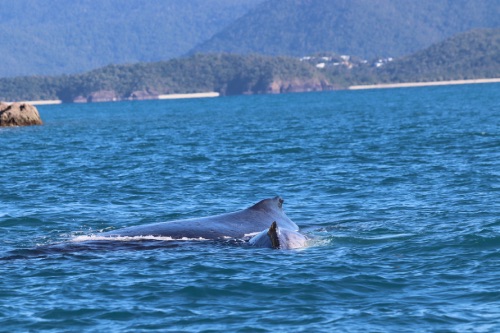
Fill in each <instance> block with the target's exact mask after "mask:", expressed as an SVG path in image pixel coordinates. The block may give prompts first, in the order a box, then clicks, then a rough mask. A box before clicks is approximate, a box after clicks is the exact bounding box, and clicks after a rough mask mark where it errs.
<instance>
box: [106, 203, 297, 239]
mask: <svg viewBox="0 0 500 333" xmlns="http://www.w3.org/2000/svg"><path fill="white" fill-rule="evenodd" d="M273 221H276V224H277V226H278V227H279V228H280V229H282V230H284V229H286V230H293V231H297V230H299V227H298V226H297V225H296V224H295V223H294V222H293V221H292V220H290V219H289V218H288V217H287V216H286V215H285V212H284V211H283V199H282V198H280V197H279V196H277V197H274V198H270V199H265V200H262V201H260V202H258V203H256V204H255V205H253V206H251V207H249V208H246V209H243V210H240V211H237V212H233V213H226V214H221V215H214V216H208V217H201V218H193V219H187V220H177V221H171V222H162V223H153V224H146V225H141V226H135V227H128V228H123V229H118V230H113V231H109V232H104V233H101V234H99V235H98V236H104V237H110V238H112V237H118V236H125V237H134V236H162V237H164V236H167V237H171V238H172V239H182V238H194V239H196V238H203V239H225V238H228V237H229V238H238V239H244V238H245V237H248V235H249V234H255V233H258V232H261V231H262V230H268V229H269V226H270V225H271V224H272V223H273Z"/></svg>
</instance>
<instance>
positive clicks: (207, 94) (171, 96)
mask: <svg viewBox="0 0 500 333" xmlns="http://www.w3.org/2000/svg"><path fill="white" fill-rule="evenodd" d="M219 96H220V94H219V93H218V92H215V91H209V92H203V93H192V94H167V95H158V96H156V98H152V99H189V98H213V97H219ZM131 100H134V99H131ZM119 101H123V100H116V102H119ZM106 102H114V101H106ZM12 103H14V102H7V104H12ZM19 103H28V104H32V105H53V104H62V103H63V101H61V100H59V99H53V100H45V101H44V100H40V101H21V102H19ZM88 103H98V102H88Z"/></svg>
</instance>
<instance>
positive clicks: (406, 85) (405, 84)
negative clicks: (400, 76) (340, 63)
mask: <svg viewBox="0 0 500 333" xmlns="http://www.w3.org/2000/svg"><path fill="white" fill-rule="evenodd" d="M498 82H500V78H495V79H473V80H450V81H429V82H403V83H383V84H367V85H356V86H350V87H348V88H347V89H348V90H367V89H390V88H412V87H430V86H448V85H457V84H477V83H498Z"/></svg>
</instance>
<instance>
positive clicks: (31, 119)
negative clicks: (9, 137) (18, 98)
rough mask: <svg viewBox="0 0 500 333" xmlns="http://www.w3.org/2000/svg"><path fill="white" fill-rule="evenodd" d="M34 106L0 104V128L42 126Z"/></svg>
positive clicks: (26, 104)
mask: <svg viewBox="0 0 500 333" xmlns="http://www.w3.org/2000/svg"><path fill="white" fill-rule="evenodd" d="M42 124H43V122H42V119H41V118H40V114H39V113H38V110H37V108H36V107H35V106H33V105H31V104H28V103H12V104H5V103H0V127H2V126H3V127H6V126H30V125H42Z"/></svg>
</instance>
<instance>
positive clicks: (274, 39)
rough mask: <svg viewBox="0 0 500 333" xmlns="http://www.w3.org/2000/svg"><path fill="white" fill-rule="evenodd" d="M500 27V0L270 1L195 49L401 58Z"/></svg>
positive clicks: (199, 50)
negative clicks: (467, 34) (466, 34)
mask: <svg viewBox="0 0 500 333" xmlns="http://www.w3.org/2000/svg"><path fill="white" fill-rule="evenodd" d="M495 27H500V0H476V1H470V0H418V1H416V0H280V1H275V0H268V1H266V2H264V3H262V4H261V5H259V6H258V7H256V8H255V9H254V10H252V11H250V12H249V13H248V14H246V15H245V16H243V17H242V18H240V19H238V20H236V21H235V22H234V23H232V24H231V25H229V26H228V27H227V28H226V29H224V30H223V31H221V32H219V33H218V34H216V35H215V36H214V37H212V38H211V39H210V40H208V41H207V42H205V43H203V44H201V45H199V46H198V47H196V48H195V49H194V50H193V52H232V53H243V54H244V53H262V54H274V55H293V56H305V55H310V54H313V53H316V52H324V51H331V52H335V53H338V54H348V55H354V56H359V57H362V58H366V59H370V58H374V57H399V56H403V55H407V54H410V53H413V52H416V51H418V50H420V49H423V48H425V47H428V46H430V45H431V44H433V43H436V42H439V41H442V40H443V39H445V38H447V37H450V36H452V35H455V34H457V33H460V32H464V31H467V30H471V29H473V28H495Z"/></svg>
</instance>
